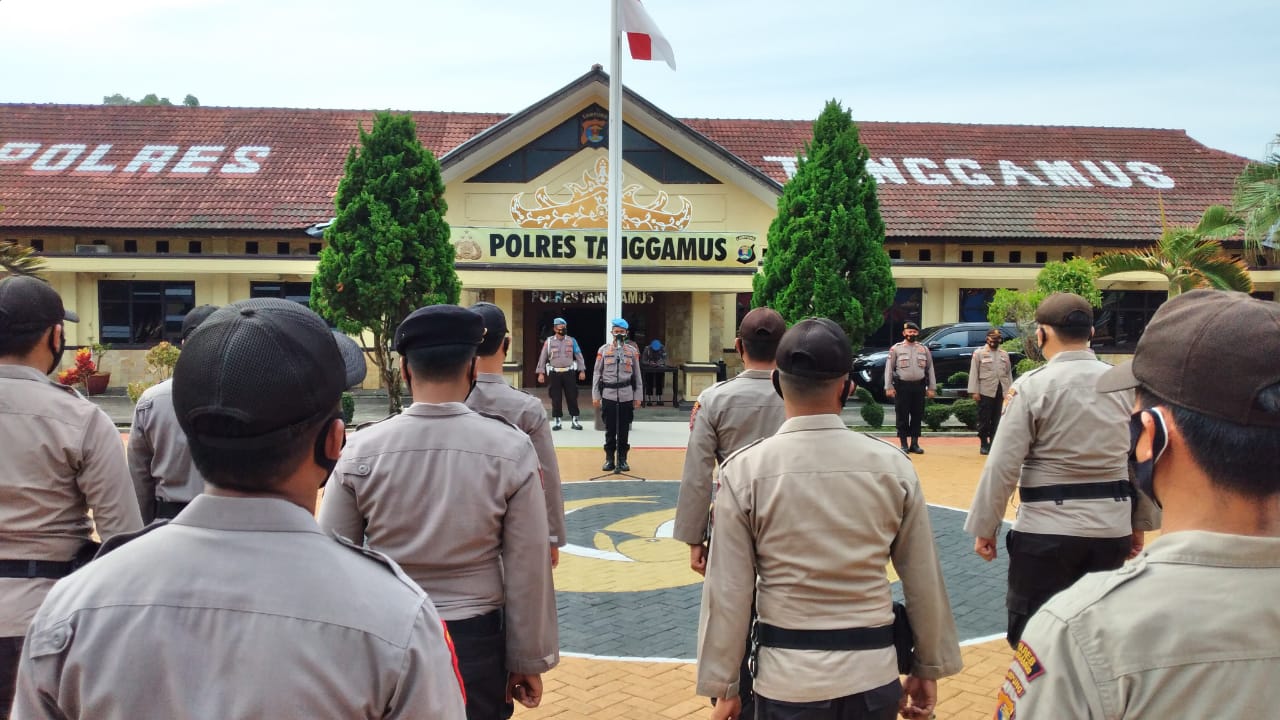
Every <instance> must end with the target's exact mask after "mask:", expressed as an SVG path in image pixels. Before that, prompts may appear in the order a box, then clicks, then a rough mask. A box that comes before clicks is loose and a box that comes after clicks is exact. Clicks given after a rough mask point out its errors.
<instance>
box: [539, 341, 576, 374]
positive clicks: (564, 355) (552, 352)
mask: <svg viewBox="0 0 1280 720" xmlns="http://www.w3.org/2000/svg"><path fill="white" fill-rule="evenodd" d="M548 365H550V366H551V367H553V368H570V369H572V370H586V369H587V361H586V359H585V358H583V357H582V350H581V349H579V347H578V341H577V340H574V339H573V338H572V337H571V336H569V335H565V336H564V337H563V338H561V337H558V336H556V335H552V336H551V337H549V338H547V340H546V342H544V343H542V352H540V353H538V372H540V373H541V372H546V371H547V366H548Z"/></svg>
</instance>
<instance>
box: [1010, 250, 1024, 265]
mask: <svg viewBox="0 0 1280 720" xmlns="http://www.w3.org/2000/svg"><path fill="white" fill-rule="evenodd" d="M1009 262H1011V263H1020V262H1022V251H1021V250H1010V251H1009Z"/></svg>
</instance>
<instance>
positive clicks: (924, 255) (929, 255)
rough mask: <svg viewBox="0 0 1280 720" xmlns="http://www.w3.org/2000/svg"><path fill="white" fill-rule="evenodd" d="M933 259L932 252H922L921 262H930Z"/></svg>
mask: <svg viewBox="0 0 1280 720" xmlns="http://www.w3.org/2000/svg"><path fill="white" fill-rule="evenodd" d="M932 259H933V251H932V250H928V249H925V250H921V251H920V262H929V261H930V260H932Z"/></svg>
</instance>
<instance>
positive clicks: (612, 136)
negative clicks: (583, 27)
mask: <svg viewBox="0 0 1280 720" xmlns="http://www.w3.org/2000/svg"><path fill="white" fill-rule="evenodd" d="M609 12H610V19H609V20H610V23H609V24H610V30H609V188H608V190H609V245H608V264H607V268H608V269H607V277H606V278H605V307H606V318H605V323H606V325H605V329H604V330H605V339H606V340H607V339H608V338H609V332H610V330H609V326H608V323H609V322H611V321H612V319H613V318H616V317H622V33H620V32H619V31H618V0H609Z"/></svg>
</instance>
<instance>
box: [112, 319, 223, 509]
mask: <svg viewBox="0 0 1280 720" xmlns="http://www.w3.org/2000/svg"><path fill="white" fill-rule="evenodd" d="M217 309H218V308H217V306H216V305H201V306H199V307H197V308H193V309H192V310H191V311H190V312H188V313H187V314H186V317H184V318H182V335H181V336H180V337H181V340H180V342H183V343H185V342H186V341H187V338H188V337H190V335H191V333H193V332H195V330H196V328H198V327H200V323H202V322H204V321H205V319H206V318H208V317H209V316H210V315H212V314H213V313H214V311H216V310H217ZM129 473H130V474H131V475H132V476H133V487H134V491H135V492H136V493H137V495H138V509H139V510H141V511H142V522H144V523H149V522H151V521H152V520H155V519H156V518H173V517H174V516H176V515H177V514H178V512H179V511H181V510H182V508H184V507H186V506H187V503H189V502H191V499H192V498H194V497H195V496H196V495H199V494H200V493H202V492H204V478H202V477H200V471H199V470H196V468H195V466H194V465H192V464H191V453H189V452H187V436H186V435H184V434H183V432H182V428H181V427H179V426H178V416H177V415H176V414H175V413H174V411H173V379H172V378H170V379H168V380H165V381H163V382H160V383H158V384H156V385H152V386H151V387H149V388H147V389H146V390H145V391H144V392H143V393H142V396H141V397H139V398H138V404H137V405H135V406H134V407H133V423H132V424H131V425H130V426H129Z"/></svg>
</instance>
